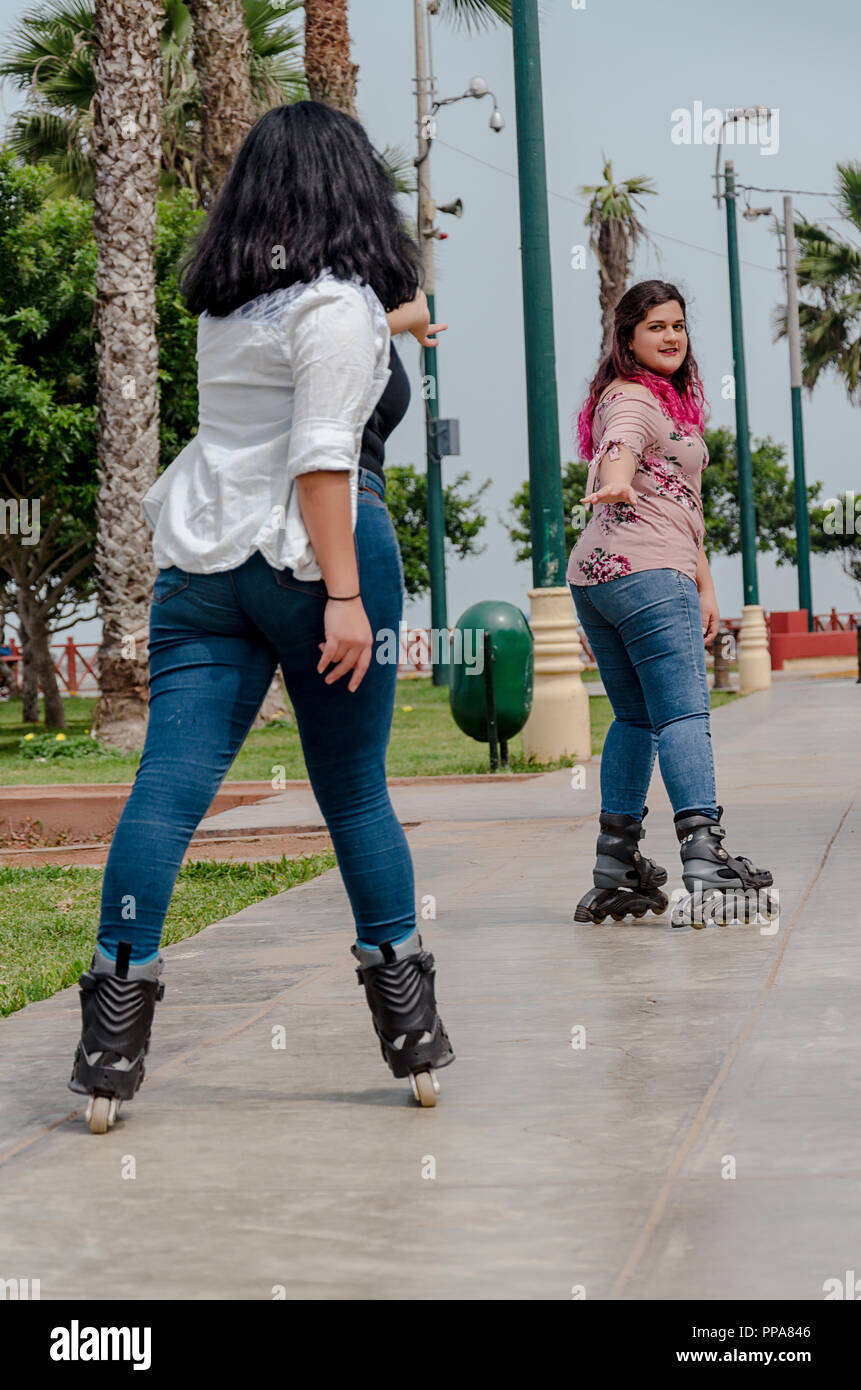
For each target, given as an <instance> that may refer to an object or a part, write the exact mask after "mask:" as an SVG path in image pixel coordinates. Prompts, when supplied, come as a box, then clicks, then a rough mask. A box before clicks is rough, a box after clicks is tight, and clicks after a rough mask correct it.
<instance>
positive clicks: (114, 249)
mask: <svg viewBox="0 0 861 1390" xmlns="http://www.w3.org/2000/svg"><path fill="white" fill-rule="evenodd" d="M163 24H164V11H163V8H162V5H161V0H96V11H95V23H94V25H93V31H92V32H93V40H94V42H95V45H96V52H97V54H98V58H97V60H96V64H95V74H96V90H95V95H94V98H93V127H92V144H93V168H94V196H93V231H94V234H95V238H96V246H97V249H98V266H97V271H96V330H97V346H96V352H97V359H98V419H99V429H98V446H97V451H98V479H99V485H100V486H99V498H98V503H97V517H98V540H97V543H96V567H97V570H98V574H99V592H100V613H101V618H102V624H103V627H102V642H101V646H100V648H99V655H98V660H99V688H100V696H99V702H98V705H97V707H96V714H95V718H94V720H93V732H94V733H97V734H98V737H99V738H100V739H101V740H102V742H103V743H108V744H111V745H112V746H114V747H118V748H134V747H139V746H140V744H141V741H142V735H143V731H144V729H145V726H146V719H147V669H146V663H145V662H144V660H143V659H142V655H141V653H140V651H139V650H138V649H136V648H135V646H134V645H133V644H130V643H129V642H128V637H129V635H130V634H131V633H133V632H134V631H135V630H136V629H138V628H140V627H141V625H142V623H143V622H144V620H145V618H146V615H147V612H148V610H149V601H150V594H151V590H152V579H153V563H152V557H151V552H150V536H149V531H148V528H147V525H146V522H145V520H144V518H143V514H142V512H141V510H140V508H139V507H137V506H134V505H131V499H133V498H138V497H141V496H142V495H143V494H144V492H146V491H147V489H148V488H149V487H151V486H152V484H153V483H154V482H155V478H156V473H157V470H158V456H159V437H158V345H157V342H156V333H155V325H156V311H155V271H154V266H153V237H154V232H155V217H156V200H157V197H158V180H159V168H160V164H161V82H160V73H159V59H160V36H161V28H162V25H163Z"/></svg>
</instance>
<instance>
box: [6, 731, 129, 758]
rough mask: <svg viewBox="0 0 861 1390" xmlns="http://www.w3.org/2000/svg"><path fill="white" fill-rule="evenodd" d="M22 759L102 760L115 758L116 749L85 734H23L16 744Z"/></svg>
mask: <svg viewBox="0 0 861 1390" xmlns="http://www.w3.org/2000/svg"><path fill="white" fill-rule="evenodd" d="M18 749H19V751H20V754H21V757H22V758H34V759H40V760H44V759H46V758H104V757H106V756H108V755H110V756H111V757H115V756H116V749H115V748H109V747H108V746H107V744H105V743H99V741H98V740H97V739H95V738H90V737H89V735H87V734H76V735H75V734H73V735H71V736H70V737H67V736H66V735H65V734H50V733H44V734H25V735H24V737H23V738H22V739H21V740H20V742H19V744H18Z"/></svg>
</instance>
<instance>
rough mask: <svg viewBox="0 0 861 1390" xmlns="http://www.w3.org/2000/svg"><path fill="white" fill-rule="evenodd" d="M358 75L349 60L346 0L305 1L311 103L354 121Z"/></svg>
mask: <svg viewBox="0 0 861 1390" xmlns="http://www.w3.org/2000/svg"><path fill="white" fill-rule="evenodd" d="M358 74H359V69H358V66H357V65H356V64H355V63H354V62H352V61H351V59H350V25H349V20H348V15H347V0H305V77H306V79H307V82H308V94H309V96H310V97H311V100H312V101H323V102H325V103H326V105H327V106H334V107H335V108H336V109H337V110H338V111H345V112H346V113H347V115H348V116H354V117H355V115H356V78H357V77H358Z"/></svg>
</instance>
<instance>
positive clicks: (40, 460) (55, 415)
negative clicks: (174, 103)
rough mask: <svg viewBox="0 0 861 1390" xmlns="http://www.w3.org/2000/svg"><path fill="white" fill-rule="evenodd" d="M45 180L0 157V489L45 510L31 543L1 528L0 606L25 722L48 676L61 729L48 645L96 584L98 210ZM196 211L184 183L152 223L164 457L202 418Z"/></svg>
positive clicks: (49, 698) (50, 707)
mask: <svg viewBox="0 0 861 1390" xmlns="http://www.w3.org/2000/svg"><path fill="white" fill-rule="evenodd" d="M50 186H51V178H50V174H49V171H48V170H47V169H45V168H39V167H30V166H23V167H22V166H20V165H18V164H16V162H15V161H14V160H13V159H12V158H11V157H10V156H9V154H8V152H7V153H6V154H5V155H0V305H2V308H3V313H2V317H0V498H2V499H4V500H5V501H16V502H19V503H20V502H21V501H24V502H25V503H26V504H27V506H30V504H32V503H33V502H38V504H39V514H40V518H41V529H40V533H39V536H38V541H37V544H35V545H31V544H30V543H29V541H28V543H26V544H25V543H24V542H23V540H22V534H21V527H20V526H17V525H16V527H15V530H14V531H12V530H11V529H10V528H8V527H4V526H3V525H2V524H0V614H5V613H11V612H13V611H17V613H18V619H19V636H20V640H21V643H22V647H23V649H24V663H23V665H24V678H25V679H24V685H25V694H26V700H25V710H24V718H25V720H26V721H35V720H36V719H37V718H38V685H39V682H40V680H41V683H42V685H43V688H44V689H45V693H46V708H45V716H46V722H47V724H48V725H49V726H53V727H57V728H62V727H63V725H64V716H63V706H62V701H61V700H60V697H59V692H58V691H56V681H55V677H54V668H53V662H52V661H51V657H50V642H51V639H52V637H53V636H54V634H56V633H57V632H59V631H61V630H63V629H64V628H66V627H69V626H71V625H72V623H74V622H75V621H77V620H78V610H79V609H80V606H81V604H82V603H85V602H87V601H89V600H90V599H92V597H93V596H94V593H95V585H96V575H95V567H94V564H93V559H94V552H95V538H96V491H97V482H96V472H95V467H94V459H95V455H96V398H97V372H96V359H95V354H94V351H93V335H94V325H93V306H94V303H95V298H96V244H95V240H94V237H93V228H92V206H91V205H90V204H89V203H85V202H82V201H80V200H79V199H77V198H65V199H58V198H51V197H49V192H50ZM202 219H203V214H202V213H201V212H200V210H199V209H198V208H197V207H196V205H195V201H194V198H193V196H192V195H191V194H190V193H188V192H182V193H180V194H179V195H178V196H177V197H176V198H175V199H173V200H172V201H170V202H167V203H164V204H162V206H161V208H160V212H159V220H158V225H157V228H156V238H155V269H156V282H157V283H156V305H157V309H158V316H159V324H158V333H159V354H160V366H159V394H160V400H161V419H160V435H161V442H160V454H161V458H162V461H163V462H164V463H169V462H170V461H171V459H172V458H174V457H175V455H176V454H177V452H178V451H179V449H180V448H182V446H183V445H184V444H185V443H187V441H188V439H189V438H190V437H191V435H192V434H193V433H194V431H195V429H196V427H197V378H196V369H195V357H194V347H195V337H196V330H197V320H196V319H195V318H194V317H193V316H192V315H191V314H189V313H188V311H187V310H186V308H185V304H184V302H183V300H182V297H181V295H180V293H179V290H178V287H177V283H176V267H177V263H178V261H179V260H180V258H181V255H182V253H183V251H184V249H185V246H186V244H187V242H188V240H189V239H190V237H191V236H192V235H193V234H194V231H195V230H196V228H197V227H198V226H199V225H200V223H201V221H202ZM58 522H61V523H62V524H61V525H59V526H58V525H57V523H58ZM28 626H29V627H30V629H31V630H29V631H28Z"/></svg>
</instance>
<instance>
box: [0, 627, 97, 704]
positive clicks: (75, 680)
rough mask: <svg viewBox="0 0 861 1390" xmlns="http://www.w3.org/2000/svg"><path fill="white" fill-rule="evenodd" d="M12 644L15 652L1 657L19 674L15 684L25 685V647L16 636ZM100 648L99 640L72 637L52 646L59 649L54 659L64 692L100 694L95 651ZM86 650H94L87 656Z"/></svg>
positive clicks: (69, 693)
mask: <svg viewBox="0 0 861 1390" xmlns="http://www.w3.org/2000/svg"><path fill="white" fill-rule="evenodd" d="M8 646H9V647H10V648H11V655H9V656H2V655H0V661H2V662H5V664H6V665H7V666H8V667H9V668H10V670H11V672H12V675H13V676H14V678H15V685H16V687H17V689H18V691H20V689H21V662H22V656H21V648H20V647H19V646H18V644H17V643H16V642H15V640H14V639H12V640H11V641H10V642H9V643H8ZM98 649H99V644H98V642H75V641H73V640H72V638H71V637H70V638H68V640H67V641H65V642H63V643H57V644H55V645H54V646H52V647H51V652H52V653H53V652H59V656H57V657H56V658H55V659H54V670H55V671H56V673H57V680H58V682H59V684H60V693H61V695H98V693H99V681H98V677H97V675H96V673H95V671H94V670H93V666H94V665H95V659H96V658H95V653H96V652H97V651H98ZM85 651H92V653H93V655H92V656H91V657H90V658H89V659H87V657H86V656H85V655H84V652H85ZM0 684H2V676H0Z"/></svg>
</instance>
